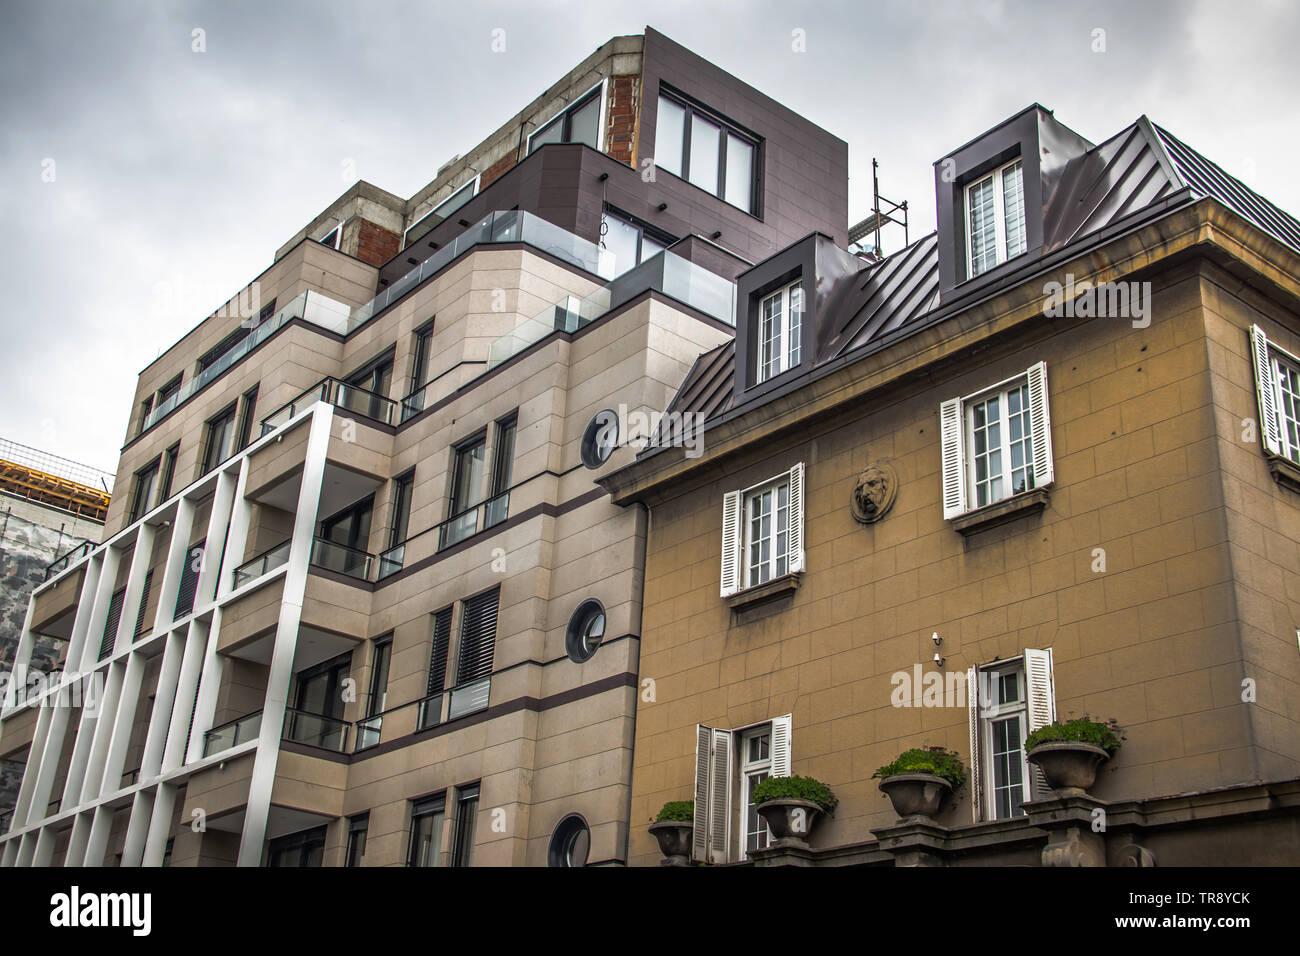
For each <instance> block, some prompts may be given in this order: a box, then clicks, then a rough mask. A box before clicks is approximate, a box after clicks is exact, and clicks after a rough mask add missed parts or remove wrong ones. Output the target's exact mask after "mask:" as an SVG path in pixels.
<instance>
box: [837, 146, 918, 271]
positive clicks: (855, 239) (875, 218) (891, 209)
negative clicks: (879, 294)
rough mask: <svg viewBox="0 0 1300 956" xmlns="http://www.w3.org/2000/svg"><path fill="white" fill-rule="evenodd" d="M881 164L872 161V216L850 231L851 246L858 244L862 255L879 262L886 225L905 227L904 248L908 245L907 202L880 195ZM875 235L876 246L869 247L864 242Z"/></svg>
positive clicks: (873, 159) (881, 257)
mask: <svg viewBox="0 0 1300 956" xmlns="http://www.w3.org/2000/svg"><path fill="white" fill-rule="evenodd" d="M879 168H880V164H879V163H878V162H877V161H876V159H875V158H874V157H872V160H871V215H870V216H868V217H867V218H866V219H864V220H862V221H861V222H860V223H857V224H856V225H855V226H853V227H852V228H850V229H849V245H853V244H854V243H856V244H857V245H858V247H859V249H860V250H862V251H861V253H860V254H861V255H863V256H865V257H867V258H870V259H874V260H877V261H879V260H880V259H883V258H884V254H883V253H882V252H881V250H880V230H881V227H883V226H886V225H891V224H892V225H895V226H902V227H903V246H904V247H906V246H907V245H908V228H907V200H906V199H904V200H903V201H902V202H894V201H893V200H892V199H886V198H885V197H884V196H882V195H880V179H879V178H878V176H877V171H878V170H879ZM873 234H874V235H875V240H876V241H875V245H874V246H869V245H867V244H866V243H864V242H863V241H862V240H863V239H865V238H866V237H867V236H870V235H873Z"/></svg>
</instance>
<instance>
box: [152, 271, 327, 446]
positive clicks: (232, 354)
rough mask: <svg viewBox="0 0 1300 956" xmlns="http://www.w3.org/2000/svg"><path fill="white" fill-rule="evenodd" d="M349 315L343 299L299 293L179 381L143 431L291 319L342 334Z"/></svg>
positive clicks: (318, 294)
mask: <svg viewBox="0 0 1300 956" xmlns="http://www.w3.org/2000/svg"><path fill="white" fill-rule="evenodd" d="M350 315H351V309H349V308H348V306H346V305H344V304H343V303H342V302H336V301H335V300H334V299H331V298H330V297H329V296H325V295H321V294H320V293H319V292H304V293H302V294H301V295H299V296H298V297H297V298H295V299H294V300H293V301H292V302H290V303H289V304H288V305H286V306H285V307H284V308H283V309H281V310H280V311H279V312H277V313H275V315H273V316H271V317H270V318H269V319H267V320H266V321H265V322H263V323H262V324H261V325H258V326H255V327H252V328H250V329H249V330H248V334H247V335H245V336H244V337H243V338H242V339H240V340H239V341H238V342H236V343H235V344H234V345H232V346H231V347H230V349H229V350H228V351H227V352H226V353H225V354H224V355H222V356H221V357H220V358H218V359H217V360H216V361H215V362H213V363H212V364H211V365H209V366H208V367H207V368H205V369H204V370H203V371H202V372H200V373H199V374H198V375H196V376H194V378H192V379H190V380H189V381H188V382H186V383H185V384H184V385H182V386H181V387H180V389H179V390H178V391H177V392H176V394H175V395H172V396H170V397H169V398H168V399H167V400H166V401H164V402H160V403H159V404H158V407H157V408H155V409H154V410H153V411H152V412H150V413H149V416H148V417H147V418H146V419H145V421H144V428H143V429H141V430H142V431H146V430H148V429H150V428H152V427H153V426H154V425H156V424H158V423H159V422H160V421H162V420H163V419H164V418H166V417H167V416H168V415H170V414H171V413H172V412H173V411H175V409H176V407H177V406H179V405H181V404H182V403H184V402H185V401H187V400H188V399H189V398H190V396H192V395H193V394H194V393H195V392H197V391H199V389H201V388H203V387H204V386H205V385H207V384H208V383H209V382H211V381H213V380H214V379H216V378H217V377H218V376H220V375H221V374H222V373H224V372H226V371H227V370H228V369H229V368H230V367H231V366H232V365H234V364H235V363H236V362H238V361H239V360H240V359H242V358H243V357H244V356H245V355H247V354H248V353H249V352H251V351H252V350H253V349H255V348H257V347H258V346H259V345H261V344H262V343H263V342H265V341H266V340H267V339H268V338H270V337H271V336H272V335H273V334H274V333H275V332H277V331H278V330H280V329H281V328H283V327H284V326H285V325H287V324H288V323H289V322H290V321H292V320H293V319H303V320H305V321H307V322H310V323H312V324H313V325H319V326H320V327H321V328H323V329H328V330H329V331H331V332H337V333H339V334H342V333H343V331H344V329H346V327H347V324H348V321H349V317H350ZM245 321H253V320H245Z"/></svg>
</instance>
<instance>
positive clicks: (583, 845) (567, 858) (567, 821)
mask: <svg viewBox="0 0 1300 956" xmlns="http://www.w3.org/2000/svg"><path fill="white" fill-rule="evenodd" d="M589 852H591V831H590V830H588V829H587V821H586V820H584V819H582V817H580V816H578V814H576V813H571V814H569V815H568V816H567V817H565V818H564V819H563V820H561V821H560V824H559V826H557V827H556V828H555V832H554V833H552V834H551V847H550V851H549V852H548V854H547V856H548V860H547V864H548V865H549V866H586V865H587V854H588V853H589Z"/></svg>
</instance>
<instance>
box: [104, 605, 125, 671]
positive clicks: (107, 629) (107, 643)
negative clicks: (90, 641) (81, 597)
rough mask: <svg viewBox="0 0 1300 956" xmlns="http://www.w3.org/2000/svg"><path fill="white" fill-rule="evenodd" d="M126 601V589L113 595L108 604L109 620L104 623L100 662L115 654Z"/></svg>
mask: <svg viewBox="0 0 1300 956" xmlns="http://www.w3.org/2000/svg"><path fill="white" fill-rule="evenodd" d="M125 600H126V588H123V589H122V590H120V591H118V592H117V593H116V594H114V595H113V599H112V600H111V601H109V602H108V619H107V620H106V621H104V636H103V638H101V639H100V642H99V660H101V661H102V660H103V659H104V658H106V657H108V656H109V655H110V654H112V653H113V643H114V641H116V640H117V626H118V624H120V623H121V622H122V602H123V601H125Z"/></svg>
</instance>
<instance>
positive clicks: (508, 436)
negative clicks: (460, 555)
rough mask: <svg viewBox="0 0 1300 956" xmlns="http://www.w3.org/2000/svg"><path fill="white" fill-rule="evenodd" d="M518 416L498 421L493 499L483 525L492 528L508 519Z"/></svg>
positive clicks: (491, 494) (493, 470)
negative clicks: (508, 494) (508, 495)
mask: <svg viewBox="0 0 1300 956" xmlns="http://www.w3.org/2000/svg"><path fill="white" fill-rule="evenodd" d="M517 423H518V418H517V417H516V416H515V415H510V416H508V417H506V418H503V419H501V421H499V422H497V441H496V447H495V448H494V449H493V451H492V487H491V489H490V490H489V498H490V499H491V501H490V503H489V504H488V507H487V513H486V514H485V515H484V516H483V527H485V528H490V527H492V526H493V525H496V524H500V523H501V522H502V521H505V520H506V515H507V513H508V512H509V507H510V499H509V497H507V492H509V491H510V479H511V476H512V474H513V473H514V465H515V430H516V425H517Z"/></svg>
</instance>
